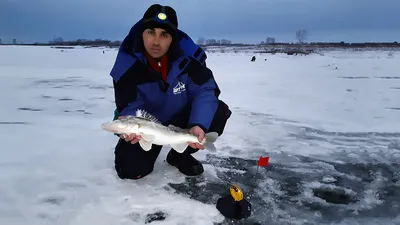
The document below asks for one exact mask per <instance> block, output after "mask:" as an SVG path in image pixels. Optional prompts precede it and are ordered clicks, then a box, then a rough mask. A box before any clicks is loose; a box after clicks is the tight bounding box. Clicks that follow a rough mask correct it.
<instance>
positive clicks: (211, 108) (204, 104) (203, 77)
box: [188, 66, 218, 132]
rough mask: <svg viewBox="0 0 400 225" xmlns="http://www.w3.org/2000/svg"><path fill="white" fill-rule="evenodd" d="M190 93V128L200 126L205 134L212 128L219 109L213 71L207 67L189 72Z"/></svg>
mask: <svg viewBox="0 0 400 225" xmlns="http://www.w3.org/2000/svg"><path fill="white" fill-rule="evenodd" d="M188 79H189V81H188V85H189V86H188V91H189V96H190V97H189V98H190V99H191V112H190V117H189V123H188V125H189V127H193V126H196V125H197V126H200V127H201V128H202V129H203V130H204V131H205V132H207V131H208V129H209V128H210V125H211V122H212V120H213V119H214V114H215V112H216V110H217V108H218V98H217V96H216V90H217V85H216V83H215V81H214V78H213V74H212V71H211V70H210V69H208V68H207V67H205V66H202V67H197V68H196V69H194V70H192V71H190V72H189V77H188Z"/></svg>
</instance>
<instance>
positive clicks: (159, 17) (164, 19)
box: [155, 12, 168, 23]
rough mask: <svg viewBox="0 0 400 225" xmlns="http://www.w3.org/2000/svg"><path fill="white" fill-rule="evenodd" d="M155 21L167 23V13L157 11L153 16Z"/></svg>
mask: <svg viewBox="0 0 400 225" xmlns="http://www.w3.org/2000/svg"><path fill="white" fill-rule="evenodd" d="M155 21H157V22H159V23H168V17H167V14H165V13H162V12H160V13H158V14H157V15H156V17H155Z"/></svg>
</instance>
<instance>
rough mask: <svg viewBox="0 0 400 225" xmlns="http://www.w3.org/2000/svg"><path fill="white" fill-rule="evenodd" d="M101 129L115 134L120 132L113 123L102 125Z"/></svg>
mask: <svg viewBox="0 0 400 225" xmlns="http://www.w3.org/2000/svg"><path fill="white" fill-rule="evenodd" d="M101 128H102V129H103V130H106V131H109V132H113V133H116V132H117V130H118V129H117V126H115V124H113V123H112V122H106V123H103V124H101Z"/></svg>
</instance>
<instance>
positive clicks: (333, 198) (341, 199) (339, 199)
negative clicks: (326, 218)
mask: <svg viewBox="0 0 400 225" xmlns="http://www.w3.org/2000/svg"><path fill="white" fill-rule="evenodd" d="M313 192H314V196H315V197H318V198H321V199H324V200H325V201H327V202H329V203H333V204H346V205H348V204H349V203H351V202H353V201H354V200H353V199H352V198H351V196H350V195H348V194H347V193H346V192H345V191H344V190H342V189H323V188H317V189H314V190H313Z"/></svg>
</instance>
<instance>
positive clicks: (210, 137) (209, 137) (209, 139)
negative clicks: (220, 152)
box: [204, 132, 218, 152]
mask: <svg viewBox="0 0 400 225" xmlns="http://www.w3.org/2000/svg"><path fill="white" fill-rule="evenodd" d="M205 138H206V141H205V143H204V147H205V148H206V149H208V150H209V151H211V152H216V151H217V148H216V147H215V145H214V142H215V141H216V140H217V139H218V133H217V132H210V133H207V134H206V135H205Z"/></svg>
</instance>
